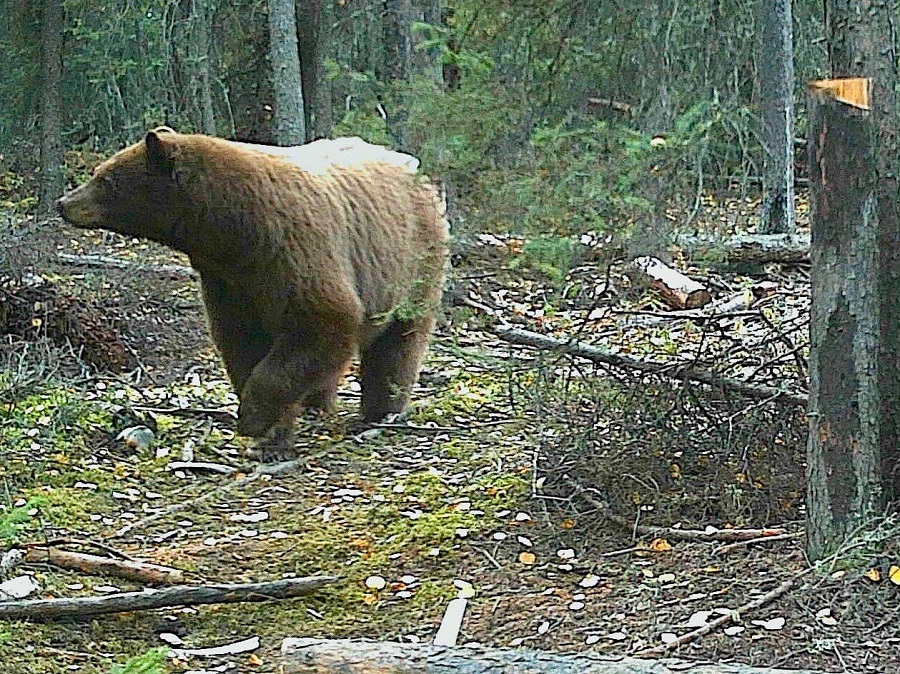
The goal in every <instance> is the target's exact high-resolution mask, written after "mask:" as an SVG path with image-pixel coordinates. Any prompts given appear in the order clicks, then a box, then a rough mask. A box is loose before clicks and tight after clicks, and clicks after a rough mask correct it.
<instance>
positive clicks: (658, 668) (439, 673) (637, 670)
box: [281, 639, 824, 674]
mask: <svg viewBox="0 0 900 674" xmlns="http://www.w3.org/2000/svg"><path fill="white" fill-rule="evenodd" d="M281 654H282V662H281V672H282V674H338V673H340V674H676V672H690V674H824V673H822V672H814V671H812V670H808V669H806V670H799V669H795V670H785V669H766V668H760V667H750V666H747V665H715V664H703V663H696V664H694V663H690V662H687V661H685V660H638V659H636V658H625V657H611V656H602V655H597V654H596V653H590V652H585V653H571V654H568V653H551V652H545V651H538V650H534V649H525V648H521V649H514V648H490V647H486V646H464V647H452V648H448V647H443V646H434V645H432V644H397V643H389V642H377V641H350V640H349V639H285V640H284V641H283V642H282V644H281Z"/></svg>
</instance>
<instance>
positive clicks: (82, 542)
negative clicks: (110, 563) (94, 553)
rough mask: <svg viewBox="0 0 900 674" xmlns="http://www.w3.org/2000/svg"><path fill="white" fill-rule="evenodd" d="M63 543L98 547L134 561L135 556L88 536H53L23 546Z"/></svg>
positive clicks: (55, 545) (54, 545) (112, 555)
mask: <svg viewBox="0 0 900 674" xmlns="http://www.w3.org/2000/svg"><path fill="white" fill-rule="evenodd" d="M61 545H80V546H82V547H85V548H96V549H97V550H102V551H103V552H105V553H106V554H108V555H109V556H110V557H116V558H117V559H124V560H125V561H128V562H133V561H135V560H134V557H131V556H130V555H126V554H125V553H124V552H122V551H121V550H117V549H116V548H114V547H112V546H111V545H107V544H106V543H101V542H100V541H91V540H88V539H86V538H52V539H50V540H48V541H41V542H39V543H37V542H36V543H25V544H24V545H23V546H22V547H23V548H55V547H59V546H61Z"/></svg>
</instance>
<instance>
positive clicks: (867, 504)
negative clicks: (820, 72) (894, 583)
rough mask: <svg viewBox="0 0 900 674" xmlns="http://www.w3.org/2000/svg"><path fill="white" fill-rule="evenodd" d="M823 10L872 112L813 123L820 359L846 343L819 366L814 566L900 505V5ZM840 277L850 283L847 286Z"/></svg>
mask: <svg viewBox="0 0 900 674" xmlns="http://www.w3.org/2000/svg"><path fill="white" fill-rule="evenodd" d="M825 10H826V36H827V42H828V53H829V57H830V60H831V68H832V76H833V77H847V76H859V75H866V76H868V77H870V78H871V92H870V96H869V97H868V98H869V100H870V101H871V105H870V110H869V111H868V112H859V111H855V109H854V108H852V107H851V106H848V105H842V104H840V103H836V102H829V103H822V104H819V105H814V109H813V110H812V114H811V120H810V173H811V178H812V180H811V183H812V184H813V195H812V199H811V202H812V223H813V250H812V251H811V258H812V261H813V270H812V277H813V281H814V284H813V292H814V293H818V297H817V295H816V294H814V295H813V302H814V304H813V307H812V310H813V315H812V319H813V320H812V325H811V333H812V338H813V351H814V352H815V351H816V347H817V346H818V344H817V343H819V342H821V343H822V345H823V347H824V348H825V349H826V350H827V349H831V350H832V351H834V352H837V351H838V348H839V343H840V340H844V344H845V349H844V351H843V352H842V353H840V355H841V356H842V358H841V360H838V361H837V362H828V357H829V355H830V353H828V352H824V353H819V354H818V356H817V357H816V360H817V361H818V363H817V368H816V370H820V371H813V369H812V368H811V377H814V378H815V379H813V381H812V382H811V383H812V384H813V390H814V391H815V393H814V396H815V397H813V396H812V395H811V410H812V411H813V412H814V415H813V416H811V421H810V431H811V432H810V441H809V456H808V468H807V531H808V536H807V545H808V552H809V554H810V556H811V557H812V558H819V557H821V556H822V555H823V554H826V553H827V552H828V550H830V549H833V548H834V547H835V546H836V545H838V544H839V543H840V540H841V539H842V538H843V537H845V535H846V534H847V533H848V532H849V530H850V527H851V526H853V524H854V523H856V522H860V521H865V520H866V519H868V518H871V517H874V516H877V515H878V514H880V513H881V512H883V509H884V507H885V505H886V504H887V503H888V502H892V501H893V502H896V501H897V500H898V499H900V414H897V410H898V409H900V303H898V302H897V301H896V297H897V294H898V292H900V182H898V176H897V170H896V167H897V166H898V164H900V147H898V136H897V133H898V132H897V124H896V119H897V112H898V110H897V85H898V79H900V77H898V72H897V63H896V59H895V54H896V52H897V47H898V45H897V36H896V30H895V26H894V22H895V15H894V7H893V3H891V2H887V1H886V0H877V1H874V2H869V1H866V2H863V1H862V0H829V1H828V2H826V3H825ZM825 124H827V126H823V125H825ZM835 125H837V126H835ZM844 127H847V133H852V134H854V138H855V139H856V141H857V142H856V143H854V142H851V138H849V137H848V136H846V135H844V133H843V131H844ZM817 181H818V183H819V184H816V183H817ZM842 227H845V228H844V229H841V228H842ZM817 248H818V250H816V249H817ZM837 264H842V265H843V266H844V267H845V268H844V269H837V270H836V271H838V272H839V273H837V274H829V271H828V268H827V267H828V266H829V265H835V266H836V265H837ZM848 272H850V273H849V274H848ZM832 276H833V278H832ZM841 276H846V277H848V278H850V279H851V281H850V282H847V283H846V286H845V287H844V288H840V287H839V286H840V284H841V283H842V281H841V280H840V277H841ZM817 277H818V280H817ZM841 291H844V292H841ZM856 312H859V314H857V313H856ZM841 323H843V324H844V325H843V326H841V325H840V324H841ZM842 333H847V334H852V338H851V337H847V336H846V334H842ZM864 349H867V350H868V353H863V350H864ZM848 361H850V362H848ZM811 364H812V363H811ZM822 365H827V370H826V369H824V367H822ZM820 368H821V369H820ZM842 369H843V370H844V372H845V373H846V374H848V375H850V374H853V375H856V377H857V381H855V382H854V381H850V382H840V381H835V380H834V371H835V370H838V371H841V370H842ZM841 397H845V398H846V397H849V398H850V399H851V401H852V403H853V404H848V403H847V402H843V403H842V401H841ZM816 415H818V416H816ZM822 431H824V435H821V432H822ZM836 434H837V436H838V437H835V435H836ZM842 437H843V438H844V440H843V442H842V441H841V439H840V438H842Z"/></svg>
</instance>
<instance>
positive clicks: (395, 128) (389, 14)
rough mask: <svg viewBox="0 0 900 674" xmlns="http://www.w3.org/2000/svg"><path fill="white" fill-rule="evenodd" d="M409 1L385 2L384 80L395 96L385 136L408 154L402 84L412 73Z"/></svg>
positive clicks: (392, 98) (392, 100) (389, 104)
mask: <svg viewBox="0 0 900 674" xmlns="http://www.w3.org/2000/svg"><path fill="white" fill-rule="evenodd" d="M411 26H412V0H384V51H385V57H386V59H385V62H386V63H385V65H386V67H385V73H384V74H385V77H386V79H387V84H389V85H391V86H392V88H393V93H394V95H393V96H392V97H391V98H390V99H389V101H388V104H387V106H386V108H387V120H386V121H387V128H388V133H390V134H391V136H393V137H394V139H395V141H396V147H397V149H398V150H402V151H411V150H412V148H410V147H409V143H408V140H407V135H406V119H407V114H406V100H405V98H406V96H405V91H404V88H405V84H406V82H407V80H408V79H409V76H410V73H411V72H412V49H413V45H412V32H411Z"/></svg>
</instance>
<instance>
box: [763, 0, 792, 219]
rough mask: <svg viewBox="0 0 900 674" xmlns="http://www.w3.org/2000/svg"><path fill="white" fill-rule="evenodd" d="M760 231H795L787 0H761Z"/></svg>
mask: <svg viewBox="0 0 900 674" xmlns="http://www.w3.org/2000/svg"><path fill="white" fill-rule="evenodd" d="M761 5H762V9H763V12H762V27H763V30H762V41H761V43H760V47H761V49H760V59H759V62H760V91H761V92H762V112H763V155H764V159H765V171H764V173H763V183H764V185H763V187H764V191H765V197H764V199H763V203H762V213H761V216H760V220H761V222H760V231H761V232H762V233H764V234H776V233H779V234H781V233H789V232H793V231H794V37H793V21H792V18H791V0H762V3H761Z"/></svg>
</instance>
